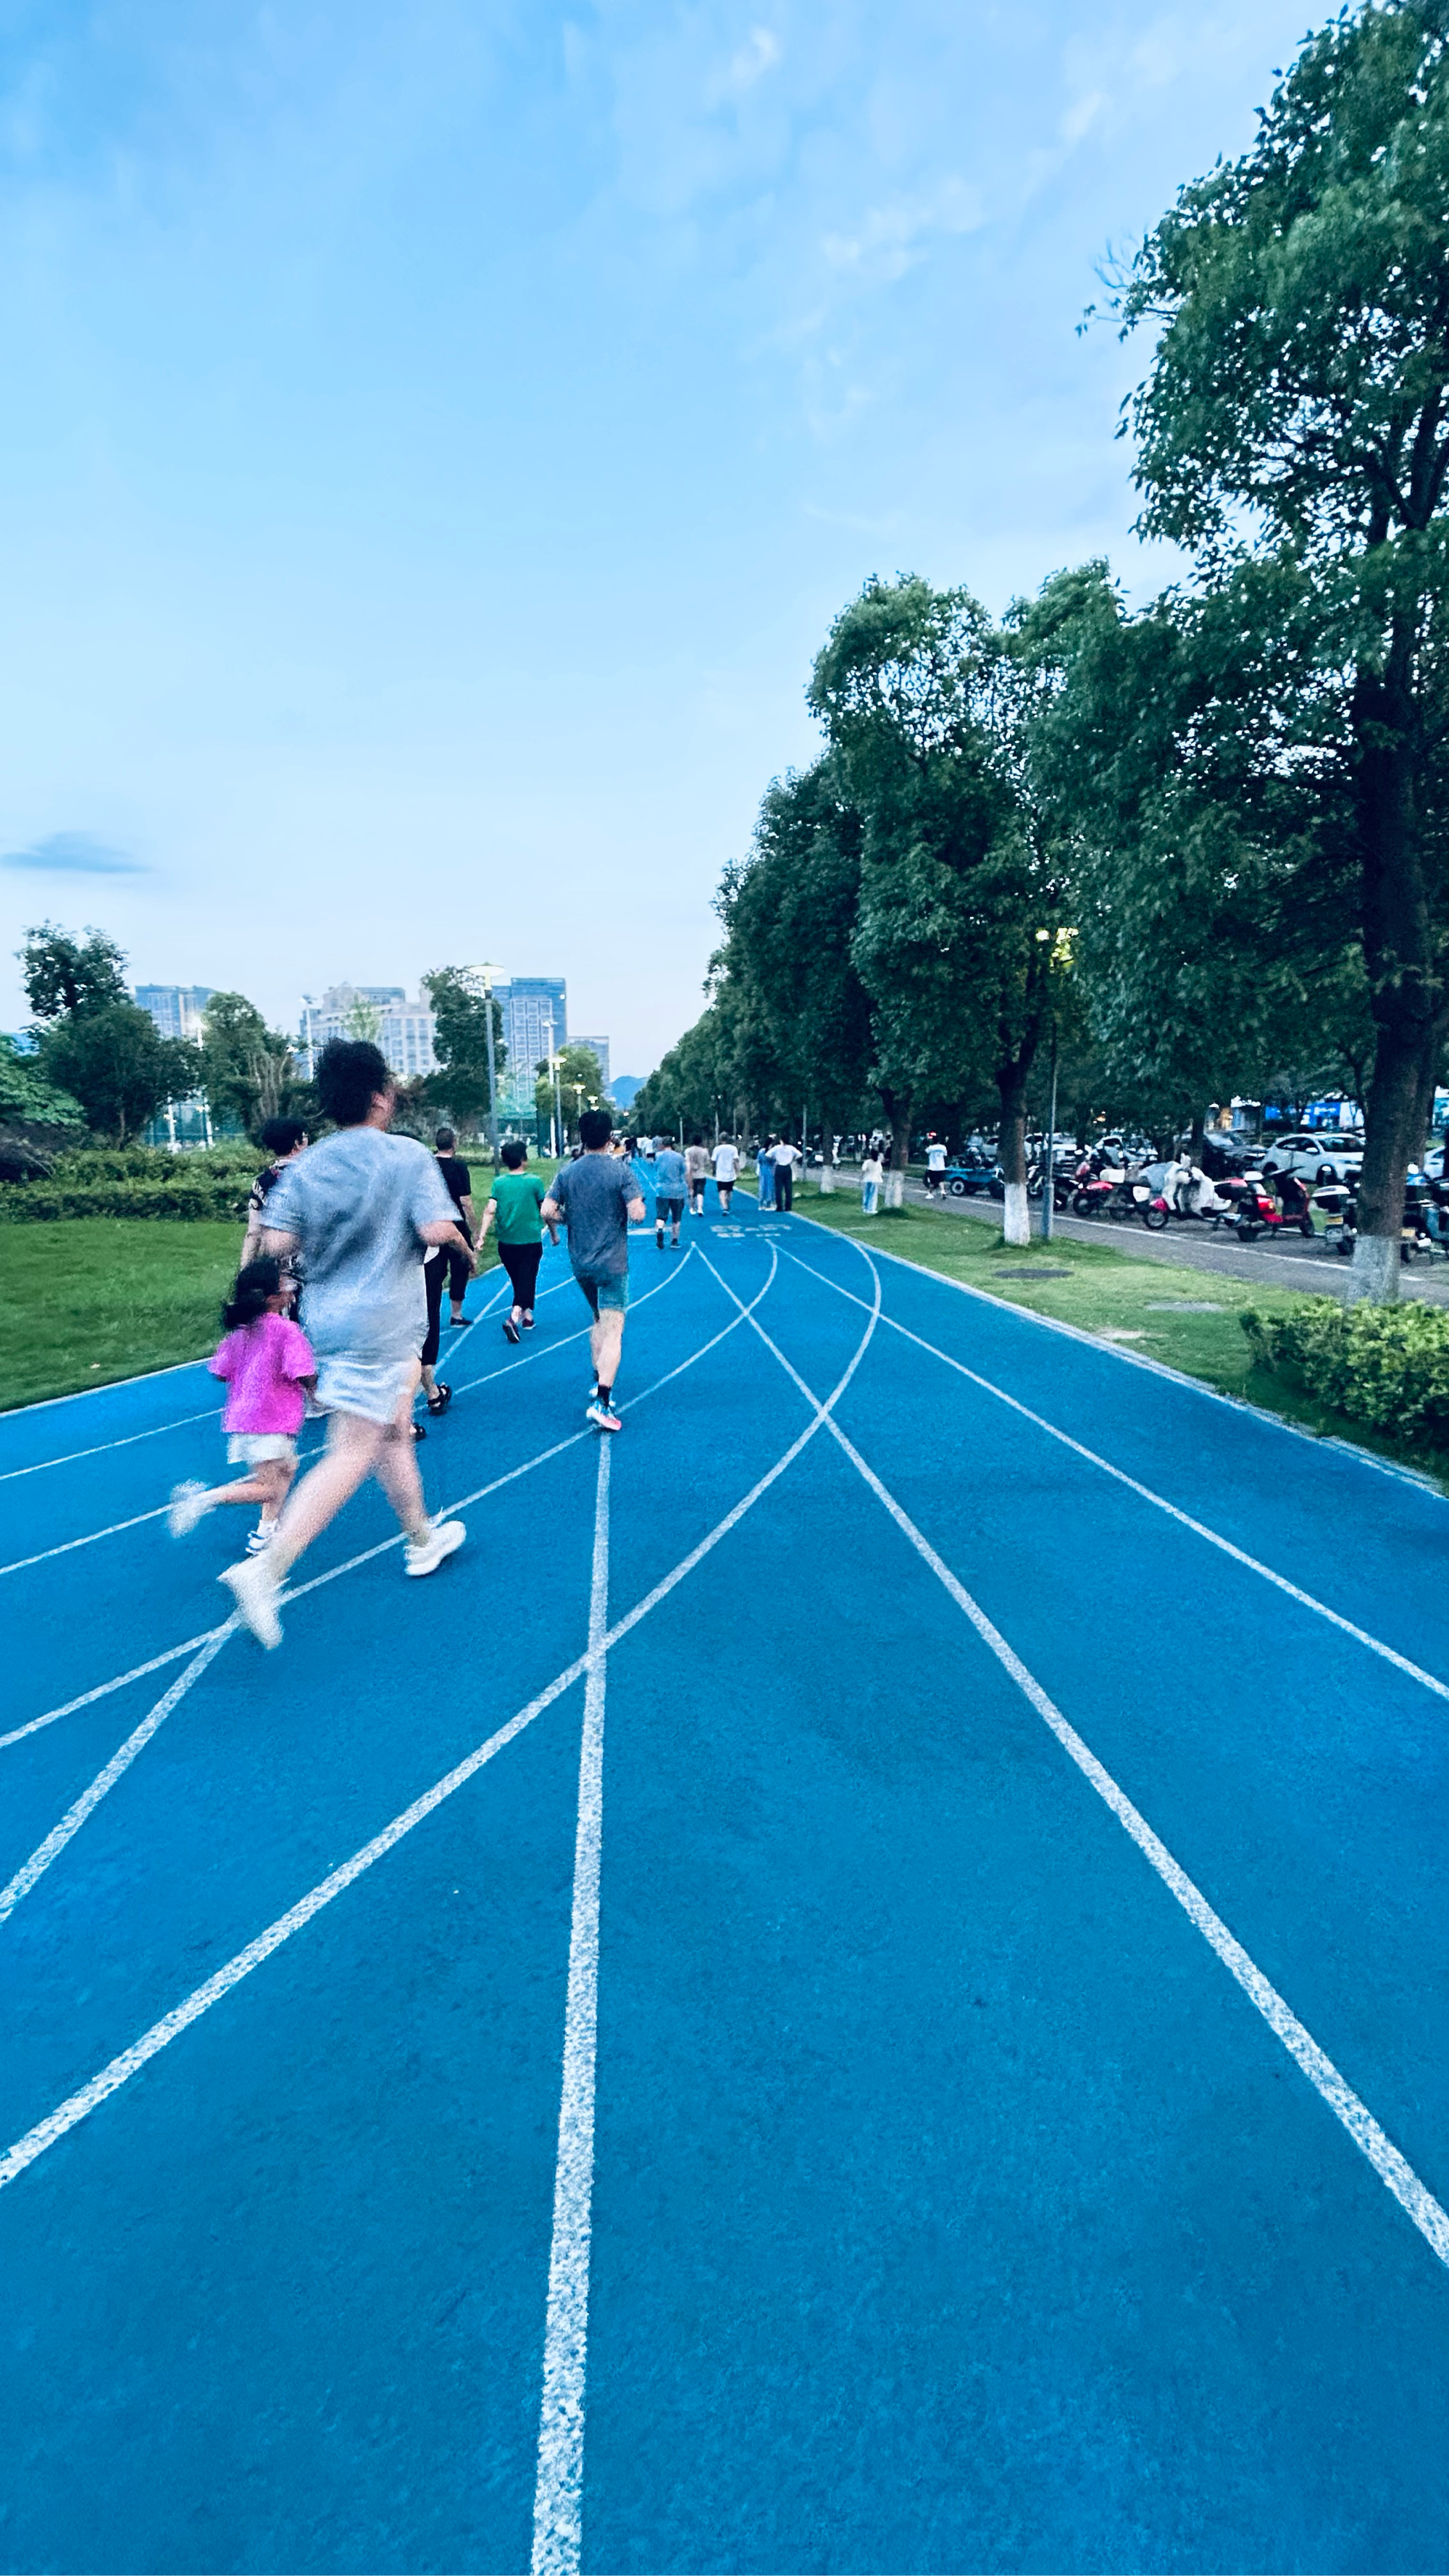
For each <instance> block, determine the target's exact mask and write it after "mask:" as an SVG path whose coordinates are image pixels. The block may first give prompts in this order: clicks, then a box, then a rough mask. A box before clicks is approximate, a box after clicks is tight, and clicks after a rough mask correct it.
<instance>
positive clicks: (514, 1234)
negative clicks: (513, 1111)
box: [478, 1136, 558, 1342]
mask: <svg viewBox="0 0 1449 2576" xmlns="http://www.w3.org/2000/svg"><path fill="white" fill-rule="evenodd" d="M527 1159H528V1148H527V1146H526V1145H525V1144H524V1142H523V1139H522V1137H520V1136H510V1138H509V1140H508V1142H507V1144H506V1145H505V1146H504V1148H503V1169H502V1171H501V1172H500V1173H499V1175H498V1177H497V1179H496V1180H495V1182H494V1184H493V1195H492V1197H491V1198H490V1199H489V1201H488V1205H487V1206H486V1208H485V1209H484V1211H483V1231H482V1234H481V1235H480V1236H479V1238H478V1248H479V1250H480V1252H481V1250H482V1248H483V1246H484V1244H485V1243H486V1242H487V1240H488V1233H489V1228H490V1227H491V1226H494V1225H496V1226H497V1228H498V1258H499V1260H500V1261H501V1262H502V1264H503V1267H504V1269H505V1270H506V1271H507V1273H508V1276H509V1279H510V1280H511V1281H512V1283H513V1310H512V1312H511V1314H508V1315H505V1316H504V1318H503V1338H504V1340H505V1341H506V1342H516V1341H518V1340H520V1339H521V1337H522V1335H523V1334H524V1333H531V1332H532V1330H533V1301H534V1297H535V1295H536V1294H537V1290H538V1265H539V1263H540V1261H541V1260H542V1259H543V1223H542V1218H541V1214H540V1211H541V1209H542V1207H543V1202H544V1197H545V1191H544V1186H543V1183H542V1181H541V1180H540V1179H539V1177H538V1174H537V1173H536V1172H530V1171H526V1170H525V1169H524V1165H525V1164H526V1162H527ZM549 1234H550V1236H551V1238H552V1240H553V1241H554V1242H555V1243H557V1241H558V1227H557V1226H556V1225H551V1226H550V1227H549Z"/></svg>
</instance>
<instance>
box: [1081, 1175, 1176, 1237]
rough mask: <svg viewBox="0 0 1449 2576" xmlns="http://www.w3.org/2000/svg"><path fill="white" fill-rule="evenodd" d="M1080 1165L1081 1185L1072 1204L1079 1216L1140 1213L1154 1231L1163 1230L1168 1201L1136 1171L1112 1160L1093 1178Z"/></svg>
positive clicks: (1119, 1215)
mask: <svg viewBox="0 0 1449 2576" xmlns="http://www.w3.org/2000/svg"><path fill="white" fill-rule="evenodd" d="M1080 1175H1081V1166H1080V1165H1079V1166H1078V1179H1077V1186H1076V1187H1075V1188H1074V1190H1073V1194H1072V1206H1073V1209H1074V1210H1075V1212H1076V1214H1077V1215H1078V1216H1109V1217H1112V1218H1114V1219H1119V1220H1120V1219H1121V1218H1122V1217H1124V1216H1125V1217H1140V1218H1141V1220H1142V1223H1143V1224H1144V1225H1145V1226H1146V1227H1147V1228H1148V1230H1149V1232H1151V1233H1153V1234H1157V1233H1160V1231H1161V1229H1162V1228H1163V1226H1165V1225H1166V1223H1167V1220H1168V1208H1167V1201H1166V1200H1165V1199H1164V1198H1162V1197H1160V1196H1157V1195H1154V1193H1153V1191H1152V1190H1151V1189H1150V1188H1149V1186H1148V1184H1147V1182H1146V1181H1142V1180H1139V1179H1138V1178H1137V1176H1136V1174H1135V1173H1133V1172H1128V1171H1125V1170H1123V1169H1122V1168H1121V1167H1120V1166H1118V1165H1116V1164H1112V1163H1107V1164H1104V1166H1103V1168H1102V1169H1101V1171H1099V1172H1098V1173H1096V1174H1095V1176H1094V1177H1093V1178H1092V1179H1090V1180H1086V1181H1084V1180H1082V1179H1081V1177H1080Z"/></svg>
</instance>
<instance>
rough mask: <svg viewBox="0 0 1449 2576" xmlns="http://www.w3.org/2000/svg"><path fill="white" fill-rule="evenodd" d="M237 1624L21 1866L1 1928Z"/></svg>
mask: <svg viewBox="0 0 1449 2576" xmlns="http://www.w3.org/2000/svg"><path fill="white" fill-rule="evenodd" d="M233 1625H234V1621H233V1620H230V1619H229V1620H228V1621H227V1622H226V1624H225V1626H224V1627H221V1628H218V1629H217V1630H216V1631H215V1632H214V1634H213V1635H212V1636H210V1637H208V1638H207V1639H206V1641H205V1643H204V1645H203V1646H202V1647H201V1648H200V1650H199V1651H198V1652H197V1653H196V1654H194V1655H193V1656H192V1658H191V1661H190V1663H189V1664H188V1665H187V1667H186V1670H185V1671H184V1672H182V1673H178V1674H177V1676H176V1679H175V1681H174V1682H173V1683H172V1685H171V1688H170V1689H169V1690H168V1691H167V1692H166V1693H165V1694H164V1696H163V1697H162V1698H161V1699H158V1701H157V1702H156V1705H155V1707H154V1708H153V1709H151V1710H149V1711H148V1712H147V1714H146V1716H145V1717H143V1718H142V1720H141V1723H140V1725H139V1726H138V1727H136V1728H135V1730H134V1731H133V1733H131V1734H130V1735H128V1736H127V1738H126V1741H125V1743H124V1744H121V1745H118V1746H117V1748H116V1750H115V1752H114V1753H113V1754H112V1755H111V1758H110V1760H109V1762H108V1763H107V1764H106V1766H105V1769H104V1770H103V1771H98V1772H97V1773H96V1776H95V1778H94V1780H92V1781H91V1783H90V1785H89V1787H88V1788H85V1789H83V1790H82V1791H81V1794H80V1796H79V1797H78V1798H77V1799H76V1802H75V1804H74V1806H72V1807H67V1809H66V1811H65V1814H64V1815H63V1816H62V1817H61V1820H60V1822H59V1824H58V1825H53V1826H52V1828H51V1830H50V1832H49V1833H48V1834H47V1835H46V1837H45V1840H44V1842H43V1843H40V1844H38V1845H37V1847H36V1849H35V1850H34V1851H33V1852H32V1853H31V1855H30V1858H29V1860H27V1861H25V1862H23V1863H22V1865H21V1867H20V1868H19V1869H18V1870H17V1871H16V1873H15V1876H14V1877H13V1878H12V1879H11V1881H10V1883H9V1885H8V1887H0V1923H5V1922H8V1920H9V1918H10V1916H11V1915H12V1914H13V1913H14V1911H15V1908H16V1906H17V1905H18V1904H19V1903H20V1900H21V1898H22V1896H28V1895H29V1894H30V1891H31V1889H32V1887H34V1885H35V1883H36V1880H37V1879H40V1878H43V1877H44V1876H45V1873H46V1871H47V1870H48V1869H49V1867H50V1864H51V1862H52V1861H53V1860H54V1859H56V1858H57V1856H58V1855H59V1854H60V1853H61V1852H63V1851H64V1849H65V1847H66V1844H67V1843H68V1842H69V1841H70V1839H71V1836H72V1835H73V1834H78V1833H79V1832H80V1829H81V1827H82V1825H83V1824H84V1823H85V1820H86V1818H87V1816H88V1815H90V1814H91V1813H92V1811H93V1810H94V1809H95V1808H96V1807H98V1806H99V1805H100V1803H101V1800H102V1798H104V1797H106V1796H107V1795H108V1793H109V1792H110V1791H111V1790H112V1789H114V1787H115V1785H116V1782H117V1781H118V1780H119V1779H120V1777H121V1775H122V1773H123V1772H125V1771H129V1769H130V1767H131V1765H132V1763H133V1762H134V1761H135V1759H136V1756H137V1754H138V1753H139V1752H141V1751H142V1749H143V1748H144V1747H145V1746H146V1745H148V1744H149V1743H150V1741H151V1738H152V1736H153V1735H154V1734H155V1732H156V1730H157V1728H158V1726H164V1725H165V1723H166V1720H167V1718H168V1717H169V1716H170V1715H171V1712H172V1710H173V1709H174V1708H179V1706H180V1704H181V1702H182V1700H184V1698H185V1697H186V1694H187V1692H188V1691H189V1690H190V1688H191V1685H192V1683H193V1682H194V1681H196V1680H198V1679H199V1677H200V1675H201V1674H202V1673H204V1672H205V1670H206V1667H207V1665H208V1664H209V1663H210V1662H211V1659H212V1657H213V1656H214V1655H216V1654H219V1653H220V1651H221V1648H222V1647H223V1645H224V1644H225V1643H226V1640H227V1637H228V1636H229V1635H230V1633H231V1629H232V1627H233Z"/></svg>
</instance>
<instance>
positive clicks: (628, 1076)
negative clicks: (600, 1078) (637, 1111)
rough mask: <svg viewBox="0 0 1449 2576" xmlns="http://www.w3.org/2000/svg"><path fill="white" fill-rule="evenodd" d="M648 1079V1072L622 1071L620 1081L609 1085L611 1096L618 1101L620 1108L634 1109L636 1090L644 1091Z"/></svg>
mask: <svg viewBox="0 0 1449 2576" xmlns="http://www.w3.org/2000/svg"><path fill="white" fill-rule="evenodd" d="M647 1080H648V1076H647V1074H643V1073H621V1074H620V1076H619V1079H618V1081H617V1082H611V1083H610V1085H609V1098H610V1099H611V1100H613V1101H615V1102H617V1104H618V1106H619V1108H620V1109H632V1108H633V1106H634V1094H635V1092H636V1091H642V1090H643V1088H644V1085H645V1083H646V1081H647Z"/></svg>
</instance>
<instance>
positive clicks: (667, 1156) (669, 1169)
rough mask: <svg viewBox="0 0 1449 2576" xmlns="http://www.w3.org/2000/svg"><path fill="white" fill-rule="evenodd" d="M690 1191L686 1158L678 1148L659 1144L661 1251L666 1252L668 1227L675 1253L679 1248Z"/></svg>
mask: <svg viewBox="0 0 1449 2576" xmlns="http://www.w3.org/2000/svg"><path fill="white" fill-rule="evenodd" d="M688 1189H689V1173H688V1171H687V1169H686V1167H685V1161H684V1156H683V1155H682V1154H681V1153H680V1152H679V1150H678V1147H677V1146H674V1145H669V1144H663V1145H660V1146H659V1148H658V1149H657V1151H656V1153H655V1156H654V1240H655V1242H656V1243H657V1244H658V1246H659V1249H660V1251H661V1252H662V1251H663V1250H664V1229H665V1227H666V1225H667V1226H668V1228H669V1240H670V1243H671V1245H672V1246H673V1247H674V1249H675V1250H676V1251H677V1250H678V1248H679V1226H680V1219H681V1218H682V1217H683V1215H684V1201H685V1196H686V1193H687V1192H688Z"/></svg>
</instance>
